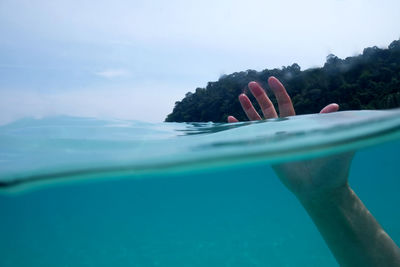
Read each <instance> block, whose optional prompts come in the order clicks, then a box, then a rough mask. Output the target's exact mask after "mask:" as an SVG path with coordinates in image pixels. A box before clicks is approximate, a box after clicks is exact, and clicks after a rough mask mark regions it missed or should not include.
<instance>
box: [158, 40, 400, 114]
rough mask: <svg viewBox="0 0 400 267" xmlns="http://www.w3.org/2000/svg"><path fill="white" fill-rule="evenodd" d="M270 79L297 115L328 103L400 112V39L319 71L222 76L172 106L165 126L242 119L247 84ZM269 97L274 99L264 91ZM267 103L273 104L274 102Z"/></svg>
mask: <svg viewBox="0 0 400 267" xmlns="http://www.w3.org/2000/svg"><path fill="white" fill-rule="evenodd" d="M270 76H275V77H277V78H278V79H280V80H281V81H282V83H283V84H284V85H285V87H286V89H287V91H288V93H289V95H290V96H291V97H292V100H293V104H294V107H295V110H296V113H297V114H308V113H316V112H319V110H320V109H321V108H323V107H324V106H325V105H327V104H329V103H332V102H335V103H338V104H340V110H359V109H387V108H394V107H400V40H397V41H394V42H392V43H391V44H390V45H389V47H388V49H380V48H378V47H370V48H366V49H364V51H363V53H362V54H361V55H359V56H355V57H348V58H346V59H340V58H338V57H336V56H335V55H329V56H328V57H327V60H326V63H325V65H324V66H323V67H322V68H314V69H307V70H304V71H301V70H300V66H299V65H298V64H296V63H295V64H293V65H291V66H288V67H283V68H282V69H273V70H268V69H265V70H263V71H260V72H258V71H254V70H247V71H242V72H235V73H232V74H230V75H224V76H222V77H220V78H219V80H218V81H216V82H209V83H208V84H207V87H206V88H197V89H196V91H195V92H194V93H191V92H189V93H187V94H186V96H185V98H184V99H182V101H178V102H176V103H175V107H174V110H173V112H172V113H171V114H169V115H168V116H167V118H166V120H165V121H167V122H174V121H175V122H209V121H213V122H226V119H227V116H228V115H233V116H235V117H236V118H237V119H239V120H246V117H245V114H244V112H243V111H242V108H241V106H240V103H239V101H238V95H239V94H241V93H242V92H246V93H248V89H247V84H248V83H249V82H250V81H258V82H259V83H261V84H262V86H263V87H264V88H267V87H268V86H267V79H268V77H270ZM267 94H268V95H269V96H273V94H272V92H270V90H269V89H268V88H267ZM248 95H249V97H250V99H251V100H252V101H253V103H256V101H255V99H254V98H253V97H252V96H250V95H251V94H248ZM271 100H272V101H273V102H274V103H275V98H273V97H271ZM275 104H276V103H275ZM255 106H256V107H258V106H257V105H255ZM260 114H262V113H260Z"/></svg>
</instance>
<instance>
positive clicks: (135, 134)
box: [0, 109, 400, 267]
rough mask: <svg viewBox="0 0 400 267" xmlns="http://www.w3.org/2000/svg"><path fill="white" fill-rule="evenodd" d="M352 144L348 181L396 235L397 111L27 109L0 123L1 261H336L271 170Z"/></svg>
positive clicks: (173, 264) (399, 230)
mask: <svg viewBox="0 0 400 267" xmlns="http://www.w3.org/2000/svg"><path fill="white" fill-rule="evenodd" d="M348 151H354V152H355V156H354V159H353V161H352V165H351V169H350V175H349V183H350V185H351V187H352V188H353V190H354V191H355V192H356V193H357V195H358V196H359V197H360V199H361V200H362V201H363V202H364V204H365V205H366V206H367V208H368V209H369V210H370V212H371V213H372V214H373V215H374V216H375V218H376V219H377V220H378V221H379V222H380V224H381V225H382V227H383V228H384V229H385V230H386V232H387V233H388V234H389V235H390V236H391V238H392V239H393V240H394V241H395V242H396V243H397V244H400V209H399V203H400V194H399V190H400V172H399V166H400V156H399V155H400V109H393V110H384V111H366V110H365V111H343V112H337V113H330V114H314V115H301V116H295V117H288V118H280V119H269V120H264V121H258V122H240V123H233V124H228V123H146V122H139V121H129V120H118V119H104V118H82V117H68V116H58V117H45V118H24V119H21V120H18V121H15V122H12V123H9V124H6V125H3V126H0V237H1V238H0V266H1V267H8V266H10V267H11V266H12V267H15V266H29V267H32V266H41V267H47V266H48V267H54V266H57V267H62V266H65V267H67V266H137V267H139V266H142V267H147V266H149V267H150V266H154V267H156V266H165V267H179V266H185V267H186V266H189V267H190V266H194V267H200V266H202V267H213V266H215V267H217V266H218V267H224V266H226V267H246V266H249V267H250V266H318V267H321V266H338V264H337V262H336V261H335V258H334V257H333V255H332V254H331V252H330V251H329V249H328V247H327V245H326V244H325V242H324V240H323V239H322V237H321V235H320V234H319V232H318V230H317V228H316V227H315V226H314V224H313V222H312V221H311V219H310V218H309V217H308V215H307V213H306V212H305V210H304V209H303V207H302V206H301V204H300V203H299V201H298V200H297V198H296V197H295V196H294V195H293V194H292V193H291V192H290V191H289V190H288V189H287V188H286V187H285V186H284V185H283V184H282V183H281V182H280V180H279V179H278V177H277V176H276V174H275V173H274V171H273V169H272V168H271V166H274V165H279V164H282V163H286V162H291V161H301V160H305V159H308V160H309V159H315V158H322V157H326V156H329V155H334V154H340V153H344V152H348Z"/></svg>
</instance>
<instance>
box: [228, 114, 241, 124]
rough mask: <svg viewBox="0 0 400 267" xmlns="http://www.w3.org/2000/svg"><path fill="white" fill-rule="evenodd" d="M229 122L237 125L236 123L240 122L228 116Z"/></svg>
mask: <svg viewBox="0 0 400 267" xmlns="http://www.w3.org/2000/svg"><path fill="white" fill-rule="evenodd" d="M228 122H229V123H235V122H239V120H238V119H236V118H235V117H233V116H228Z"/></svg>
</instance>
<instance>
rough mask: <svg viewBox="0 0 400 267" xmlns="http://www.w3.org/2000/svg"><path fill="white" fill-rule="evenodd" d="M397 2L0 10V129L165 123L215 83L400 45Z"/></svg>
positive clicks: (4, 3) (1, 0) (109, 4)
mask: <svg viewBox="0 0 400 267" xmlns="http://www.w3.org/2000/svg"><path fill="white" fill-rule="evenodd" d="M399 25H400V1H399V0H324V1H321V0H305V1H298V0H279V1H277V0H275V1H267V0H264V1H261V0H260V1H256V0H247V1H232V0H231V1H228V0H224V1H217V0H213V1H211V0H202V1H187V0H186V1H183V0H182V1H178V0H168V1H161V0H159V1H151V0H147V1H135V0H131V1H122V0H114V1H102V0H96V1H94V0H80V1H74V0H60V1H57V0H48V1H43V0H36V1H32V0H30V1H28V0H26V1H24V0H0V124H1V123H5V122H8V121H11V120H14V119H17V118H21V117H25V116H35V117H40V116H48V115H58V114H68V115H79V116H96V117H114V118H124V119H135V120H142V121H152V122H157V121H163V120H164V118H165V116H166V115H167V114H168V113H170V112H171V111H172V108H173V106H174V103H175V101H177V100H181V99H182V98H183V97H184V95H185V93H186V92H188V91H194V90H195V89H196V87H204V86H206V84H207V82H208V81H215V80H217V79H218V77H219V76H220V75H221V74H229V73H232V72H235V71H242V70H247V69H256V70H262V69H265V68H276V67H281V66H287V65H291V64H292V63H294V62H296V63H298V64H299V65H300V66H301V67H302V69H306V68H309V67H314V66H322V65H323V63H324V62H325V58H326V56H327V55H328V54H329V53H333V54H335V55H337V56H339V57H341V58H344V57H347V56H352V55H356V54H359V53H361V52H362V49H363V48H365V47H368V46H374V45H377V46H379V47H387V45H389V44H390V42H391V41H393V40H395V39H399V38H400V28H399Z"/></svg>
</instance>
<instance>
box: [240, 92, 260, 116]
mask: <svg viewBox="0 0 400 267" xmlns="http://www.w3.org/2000/svg"><path fill="white" fill-rule="evenodd" d="M239 102H240V104H241V105H242V108H243V110H244V112H245V113H246V115H247V118H249V120H251V121H256V120H261V117H260V115H258V113H257V111H256V110H255V109H254V107H253V104H251V102H250V99H249V98H248V97H247V96H246V95H245V94H241V95H240V96H239Z"/></svg>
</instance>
